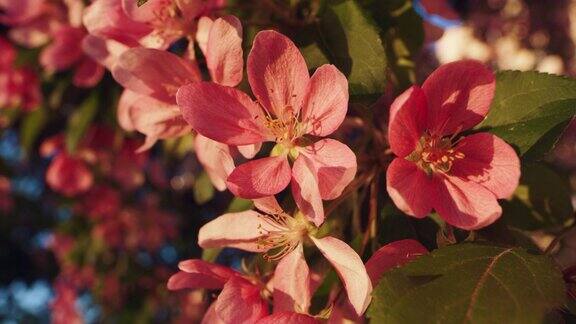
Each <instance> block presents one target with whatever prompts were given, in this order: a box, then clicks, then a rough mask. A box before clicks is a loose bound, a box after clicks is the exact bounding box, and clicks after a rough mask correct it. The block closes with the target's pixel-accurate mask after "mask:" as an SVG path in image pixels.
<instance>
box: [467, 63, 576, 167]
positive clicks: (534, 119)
mask: <svg viewBox="0 0 576 324" xmlns="http://www.w3.org/2000/svg"><path fill="white" fill-rule="evenodd" d="M575 113H576V80H573V79H569V78H567V77H561V76H555V75H551V74H545V73H538V72H533V71H532V72H519V71H503V72H499V73H498V74H497V75H496V95H495V97H494V100H493V102H492V107H491V109H490V113H489V114H488V117H487V118H486V120H485V121H484V122H483V123H481V124H480V125H479V126H478V127H477V128H486V129H488V130H489V131H490V132H492V133H494V134H496V135H498V136H499V137H501V138H502V139H504V140H505V141H507V142H508V143H510V144H512V145H513V146H514V147H515V148H516V149H517V151H518V152H519V153H520V155H522V156H523V158H524V159H525V160H537V159H540V158H542V156H543V155H544V154H546V153H547V152H548V151H550V149H552V148H553V147H554V145H555V144H556V141H557V140H558V138H559V137H560V135H561V134H562V132H563V131H564V129H565V128H566V126H567V125H568V123H569V121H570V119H571V118H572V117H573V116H574V114H575Z"/></svg>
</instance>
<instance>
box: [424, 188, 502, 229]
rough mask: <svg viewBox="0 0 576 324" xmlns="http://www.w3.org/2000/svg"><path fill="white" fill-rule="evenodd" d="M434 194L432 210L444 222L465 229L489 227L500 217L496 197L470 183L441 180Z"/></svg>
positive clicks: (500, 213) (499, 208)
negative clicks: (441, 184) (442, 184)
mask: <svg viewBox="0 0 576 324" xmlns="http://www.w3.org/2000/svg"><path fill="white" fill-rule="evenodd" d="M442 182H443V183H444V186H440V187H439V188H438V189H437V191H436V193H435V195H434V196H435V200H434V209H435V210H436V211H437V212H438V214H439V215H440V217H442V219H444V220H445V221H446V222H447V223H449V224H451V225H453V226H456V227H458V228H462V229H465V230H475V229H479V228H482V227H485V226H488V225H490V224H492V223H493V222H494V221H496V220H497V219H498V218H500V216H501V215H502V208H501V207H500V205H498V201H497V200H496V196H494V194H493V193H492V192H491V191H489V190H488V189H486V188H485V187H483V186H482V185H479V184H477V183H475V182H472V181H465V180H462V179H460V178H458V177H444V178H443V179H442Z"/></svg>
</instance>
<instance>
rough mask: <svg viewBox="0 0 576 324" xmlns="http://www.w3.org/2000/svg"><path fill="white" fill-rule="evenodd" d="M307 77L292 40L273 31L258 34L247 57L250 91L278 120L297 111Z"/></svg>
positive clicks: (306, 84)
mask: <svg viewBox="0 0 576 324" xmlns="http://www.w3.org/2000/svg"><path fill="white" fill-rule="evenodd" d="M309 80H310V76H309V74H308V68H307V67H306V62H305V61H304V57H302V54H300V51H299V50H298V48H297V47H296V45H294V43H292V41H291V40H290V39H289V38H288V37H286V36H284V35H282V34H280V33H278V32H275V31H272V30H266V31H261V32H259V33H258V34H257V35H256V37H255V38H254V45H253V46H252V50H251V51H250V54H249V55H248V81H249V82H250V87H252V92H253V93H254V95H255V96H256V98H257V99H258V102H260V104H262V105H263V106H264V107H265V108H266V109H267V110H268V111H269V112H271V113H273V114H275V115H276V116H277V117H281V116H283V115H284V112H286V110H287V109H291V111H292V112H293V113H294V114H297V113H298V111H299V110H300V106H301V104H302V100H303V98H304V96H305V95H306V91H307V89H308V82H309Z"/></svg>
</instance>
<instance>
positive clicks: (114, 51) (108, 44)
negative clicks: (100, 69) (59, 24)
mask: <svg viewBox="0 0 576 324" xmlns="http://www.w3.org/2000/svg"><path fill="white" fill-rule="evenodd" d="M82 49H83V50H84V53H86V54H87V55H88V56H90V57H91V58H92V59H93V60H94V61H96V62H98V63H100V65H103V66H105V67H106V68H107V69H109V70H112V68H113V67H114V64H116V61H118V58H119V57H120V55H122V53H124V52H125V51H126V50H127V49H128V47H127V46H126V45H123V44H121V43H119V42H117V41H114V40H110V39H104V38H100V37H96V36H93V35H86V37H84V39H83V40H82Z"/></svg>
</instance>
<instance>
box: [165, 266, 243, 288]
mask: <svg viewBox="0 0 576 324" xmlns="http://www.w3.org/2000/svg"><path fill="white" fill-rule="evenodd" d="M178 268H180V270H182V271H179V272H178V273H176V274H174V275H172V276H171V277H170V279H168V285H167V286H168V289H170V290H178V289H185V288H189V289H194V288H205V289H222V287H224V284H225V283H226V282H227V281H228V280H229V279H230V278H232V277H233V276H236V275H238V273H237V272H235V271H233V270H231V269H230V268H226V267H223V266H219V265H216V264H212V263H208V262H206V261H203V260H194V259H191V260H186V261H182V262H180V264H179V265H178Z"/></svg>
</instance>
